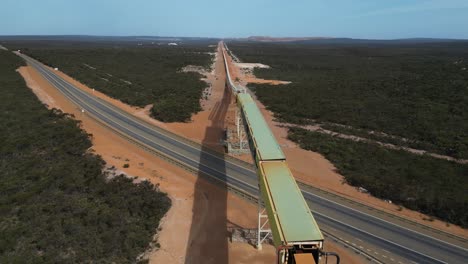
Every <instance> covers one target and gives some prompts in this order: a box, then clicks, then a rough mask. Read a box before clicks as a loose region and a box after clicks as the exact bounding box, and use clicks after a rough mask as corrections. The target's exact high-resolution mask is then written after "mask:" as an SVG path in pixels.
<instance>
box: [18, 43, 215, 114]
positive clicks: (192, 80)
mask: <svg viewBox="0 0 468 264" xmlns="http://www.w3.org/2000/svg"><path fill="white" fill-rule="evenodd" d="M16 45H18V44H16ZM30 46H31V44H29V45H28V48H23V49H22V52H23V53H26V54H28V55H30V56H31V57H33V58H35V59H38V60H39V61H41V62H43V63H44V64H47V65H49V66H52V67H57V68H59V69H60V70H61V71H63V72H65V73H66V74H68V75H70V76H71V77H73V78H75V79H76V80H78V81H80V82H82V83H84V84H86V85H87V86H89V87H91V88H94V89H96V90H98V91H101V92H103V93H105V94H107V95H109V96H111V97H113V98H116V99H119V100H120V101H122V102H124V103H127V104H130V105H132V106H138V107H144V106H146V105H149V104H153V108H152V109H151V111H150V112H151V115H152V116H153V117H154V118H156V119H158V120H161V121H164V122H186V121H189V120H190V117H191V115H192V114H193V113H197V112H198V111H200V110H201V107H200V97H201V94H202V91H203V89H204V88H205V87H206V86H207V84H206V83H205V82H203V81H201V80H200V78H202V77H203V76H202V75H201V74H199V73H196V72H181V69H182V68H183V67H184V66H186V65H198V66H203V67H204V68H205V69H207V70H208V69H209V67H210V65H211V62H212V58H213V56H212V55H210V54H209V52H213V51H214V48H209V47H208V45H205V44H204V45H201V44H193V45H190V44H186V45H182V46H167V45H161V46H158V45H152V46H151V47H146V48H135V47H126V46H125V47H118V48H114V47H112V46H110V47H109V46H104V47H102V46H100V47H94V48H93V47H89V46H86V47H79V48H76V47H75V48H73V47H68V46H67V47H61V48H60V46H59V47H57V46H52V48H50V47H49V46H45V47H36V48H34V47H30ZM18 47H21V46H19V45H18Z"/></svg>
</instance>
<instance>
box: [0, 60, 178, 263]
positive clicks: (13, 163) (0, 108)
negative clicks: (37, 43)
mask: <svg viewBox="0 0 468 264" xmlns="http://www.w3.org/2000/svg"><path fill="white" fill-rule="evenodd" d="M22 64H23V62H22V61H21V60H20V59H19V57H17V56H15V55H13V54H12V53H9V52H6V51H0V90H1V92H0V100H1V101H2V103H1V104H0V113H1V114H0V141H1V144H0V154H1V155H0V263H135V262H136V258H137V256H138V255H139V254H140V253H142V252H143V251H144V250H145V248H147V246H148V245H149V244H150V242H151V241H152V239H153V235H154V233H155V231H156V228H157V227H158V225H159V221H160V219H161V218H162V217H163V215H164V214H165V213H166V212H167V210H168V209H169V207H170V199H169V198H168V197H167V195H166V194H164V193H161V192H159V191H158V190H157V189H156V188H155V187H154V186H153V185H152V184H150V183H148V182H143V183H140V184H133V183H132V180H131V179H128V178H126V177H124V176H117V177H114V178H112V179H109V178H108V177H107V175H106V173H104V172H103V166H104V161H103V160H102V159H101V158H100V157H99V156H96V155H95V154H92V153H90V152H89V151H88V149H89V147H91V142H90V140H89V135H88V134H86V133H85V132H84V131H83V130H81V129H80V127H79V123H78V122H77V121H75V120H73V119H72V117H71V116H69V115H66V114H64V113H62V112H60V111H59V110H57V109H53V110H48V109H46V108H45V107H44V105H42V104H41V103H40V102H39V101H38V99H37V98H36V97H35V95H34V94H33V93H32V92H31V90H30V89H28V88H27V87H26V85H25V83H24V80H23V79H22V78H21V76H20V75H19V74H18V73H16V72H15V69H16V68H17V67H19V66H20V65H22Z"/></svg>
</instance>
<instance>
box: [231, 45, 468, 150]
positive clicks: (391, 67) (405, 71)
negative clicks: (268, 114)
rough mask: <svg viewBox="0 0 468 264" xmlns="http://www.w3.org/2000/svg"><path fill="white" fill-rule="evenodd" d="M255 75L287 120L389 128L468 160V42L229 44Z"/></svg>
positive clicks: (259, 91)
mask: <svg viewBox="0 0 468 264" xmlns="http://www.w3.org/2000/svg"><path fill="white" fill-rule="evenodd" d="M228 46H229V48H230V49H231V50H232V51H233V52H234V53H235V54H236V55H237V56H238V57H239V58H240V59H241V60H242V61H245V62H260V63H265V64H267V65H269V66H271V69H255V70H254V73H255V75H256V76H258V77H261V78H267V79H280V80H287V81H292V83H291V84H288V85H278V86H271V85H267V84H263V85H262V84H256V85H251V87H252V88H253V89H254V90H255V93H256V95H257V96H258V98H259V99H260V100H261V101H262V102H263V103H264V104H265V105H266V106H267V107H268V109H270V110H272V111H274V112H275V114H276V116H277V117H278V118H279V119H281V120H283V121H287V122H292V123H308V122H309V121H310V120H318V121H320V122H323V123H326V122H331V123H339V124H343V125H348V126H352V127H355V128H358V129H365V130H370V131H382V132H385V133H388V134H392V135H396V136H399V137H403V138H407V139H410V140H413V141H415V142H419V143H420V147H421V148H425V149H427V150H430V151H435V152H437V153H440V154H444V155H449V156H452V157H456V158H465V159H467V158H468V133H467V131H468V122H467V120H468V88H467V87H468V42H453V43H426V44H425V43H419V44H399V45H390V44H371V43H370V44H361V45H357V44H353V45H351V44H341V45H331V44H329V45H322V44H320V45H319V44H317V45H314V44H298V43H290V44H285V43H281V44H279V43H270V44H268V43H261V44H258V43H237V42H232V43H228Z"/></svg>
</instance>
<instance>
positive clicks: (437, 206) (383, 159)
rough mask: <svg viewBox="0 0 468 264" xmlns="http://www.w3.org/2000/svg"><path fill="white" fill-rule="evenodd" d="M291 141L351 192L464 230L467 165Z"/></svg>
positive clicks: (307, 134) (318, 139) (314, 135)
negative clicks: (331, 169) (328, 165)
mask: <svg viewBox="0 0 468 264" xmlns="http://www.w3.org/2000/svg"><path fill="white" fill-rule="evenodd" d="M288 137H289V139H291V140H293V141H295V142H297V143H298V144H300V146H301V148H304V149H307V150H312V151H316V152H319V153H321V154H323V155H324V156H325V157H326V158H327V159H328V160H330V161H331V162H333V164H334V165H335V166H336V168H337V170H338V172H339V173H340V174H342V175H343V176H344V177H345V180H346V182H347V183H349V184H350V185H353V186H363V187H364V188H366V189H367V190H369V191H370V192H371V193H372V195H374V196H376V197H380V198H383V199H390V200H392V201H393V202H394V203H396V204H401V205H404V206H405V207H407V208H410V209H413V210H418V211H420V212H423V213H425V214H428V215H431V216H435V217H438V218H440V219H442V220H444V221H448V222H450V223H454V224H457V225H460V226H462V227H465V228H466V227H468V192H467V191H466V190H468V177H466V176H467V175H468V165H466V164H465V165H462V164H458V163H455V162H450V161H446V160H440V159H435V158H432V157H430V156H418V155H414V154H410V153H407V152H405V151H402V150H389V149H385V148H382V147H379V146H378V145H374V144H369V143H363V142H355V141H352V140H347V139H341V138H337V137H333V136H330V135H326V134H322V133H319V132H311V131H308V130H305V129H301V128H291V129H290V131H289V135H288Z"/></svg>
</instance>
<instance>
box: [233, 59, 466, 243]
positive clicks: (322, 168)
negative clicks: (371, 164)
mask: <svg viewBox="0 0 468 264" xmlns="http://www.w3.org/2000/svg"><path fill="white" fill-rule="evenodd" d="M228 57H229V55H228ZM228 63H229V68H230V69H233V70H232V72H234V73H237V72H239V71H240V70H239V69H237V67H236V66H235V63H232V59H230V58H228ZM239 77H242V76H239ZM241 82H242V80H241ZM244 82H246V81H244ZM255 101H256V103H257V106H258V107H259V108H260V111H261V112H262V114H263V116H264V117H265V120H266V121H267V123H268V125H269V126H270V129H271V130H272V131H273V134H274V135H275V136H276V139H277V140H278V143H279V144H280V145H281V148H282V149H283V152H284V154H285V155H286V158H287V161H288V164H289V167H290V168H291V171H292V172H293V174H294V177H295V178H296V179H297V180H298V181H301V182H304V183H306V184H309V185H312V186H315V187H318V188H321V189H323V190H327V191H330V192H333V193H337V194H339V195H342V196H344V197H347V198H349V199H352V200H356V201H359V202H361V203H363V204H366V205H369V206H372V207H375V208H378V209H381V210H384V211H387V212H389V213H393V214H395V215H398V216H401V217H406V218H409V219H412V220H414V221H416V222H419V223H422V224H424V225H428V226H431V227H433V228H437V229H440V230H445V231H447V232H449V233H453V234H457V235H460V236H463V237H465V238H468V230H466V229H463V228H461V227H459V226H456V225H452V224H450V225H449V226H447V223H446V222H443V221H440V220H434V221H426V220H425V219H430V216H428V215H424V214H422V213H419V212H417V211H412V210H409V209H406V208H403V209H402V210H401V211H399V210H400V209H401V208H400V206H397V205H395V204H389V203H387V202H385V201H383V200H380V199H378V198H375V197H373V196H371V195H369V194H365V193H361V192H359V191H358V190H357V188H356V187H353V186H350V185H348V184H346V183H344V182H345V180H344V177H343V176H342V175H340V174H338V173H337V172H336V168H335V166H334V165H333V164H332V163H331V162H330V161H328V160H327V159H326V158H325V157H324V156H322V155H321V154H319V153H316V152H312V151H307V150H304V149H301V148H300V147H299V146H298V145H297V144H296V143H295V142H293V141H290V140H289V139H287V135H288V128H287V127H282V124H281V123H278V122H275V121H273V120H274V119H275V118H274V113H273V112H271V111H268V110H267V109H266V107H265V106H264V105H263V104H262V103H261V102H260V101H259V100H255Z"/></svg>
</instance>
